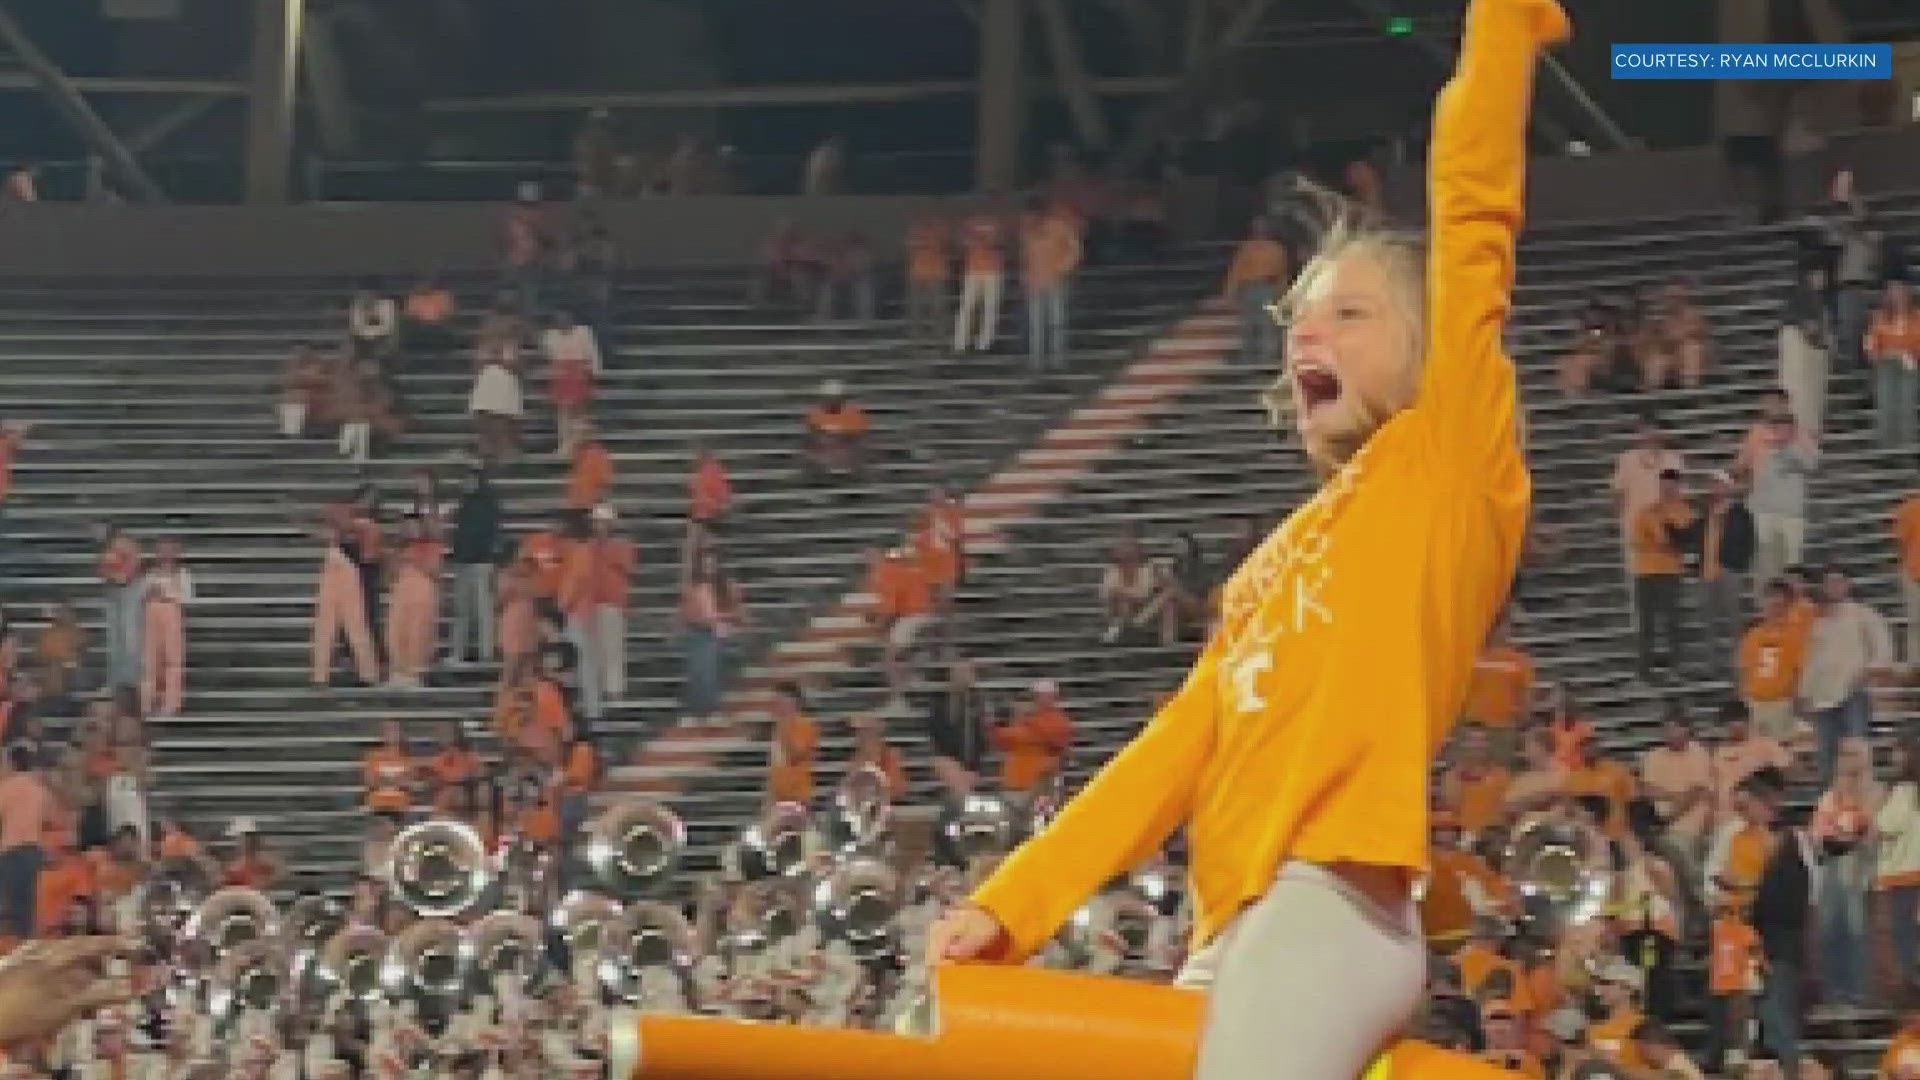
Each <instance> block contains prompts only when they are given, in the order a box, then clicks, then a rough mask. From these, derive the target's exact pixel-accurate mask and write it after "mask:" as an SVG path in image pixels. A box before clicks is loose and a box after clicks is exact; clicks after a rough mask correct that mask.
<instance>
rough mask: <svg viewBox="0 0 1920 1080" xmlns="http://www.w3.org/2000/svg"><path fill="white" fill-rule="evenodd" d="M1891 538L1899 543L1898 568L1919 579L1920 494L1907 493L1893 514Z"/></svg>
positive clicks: (1914, 579) (1915, 579) (1913, 579)
mask: <svg viewBox="0 0 1920 1080" xmlns="http://www.w3.org/2000/svg"><path fill="white" fill-rule="evenodd" d="M1893 539H1894V541H1895V542H1896V543H1898V544H1899V545H1900V570H1901V572H1903V573H1905V574H1906V575H1907V580H1908V581H1920V495H1909V496H1907V497H1906V500H1905V501H1903V502H1902V503H1901V504H1900V509H1899V510H1896V511H1895V512H1894V515H1893Z"/></svg>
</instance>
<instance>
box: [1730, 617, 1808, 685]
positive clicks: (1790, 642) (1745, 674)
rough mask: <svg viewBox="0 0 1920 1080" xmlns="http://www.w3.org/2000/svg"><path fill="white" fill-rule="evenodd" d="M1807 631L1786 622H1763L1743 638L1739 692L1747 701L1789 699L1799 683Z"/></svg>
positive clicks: (1741, 642) (1741, 640) (1741, 643)
mask: <svg viewBox="0 0 1920 1080" xmlns="http://www.w3.org/2000/svg"><path fill="white" fill-rule="evenodd" d="M1805 651H1806V634H1805V632H1803V631H1801V630H1799V629H1796V628H1795V627H1794V626H1792V625H1791V624H1789V623H1785V622H1778V623H1773V622H1763V623H1760V624H1758V625H1756V626H1754V628H1753V629H1751V630H1748V631H1747V633H1746V636H1745V637H1743V638H1741V639H1740V693H1741V694H1742V695H1743V696H1744V697H1745V698H1746V699H1747V700H1748V701H1786V700H1788V699H1789V698H1791V697H1793V691H1794V688H1795V687H1796V686H1798V685H1799V684H1800V660H1801V657H1802V656H1803V655H1804V653H1805Z"/></svg>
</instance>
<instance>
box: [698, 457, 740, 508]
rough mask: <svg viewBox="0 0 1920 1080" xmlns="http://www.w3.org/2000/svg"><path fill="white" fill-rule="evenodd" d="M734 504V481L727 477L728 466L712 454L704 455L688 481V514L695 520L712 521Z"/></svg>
mask: <svg viewBox="0 0 1920 1080" xmlns="http://www.w3.org/2000/svg"><path fill="white" fill-rule="evenodd" d="M732 505H733V482H732V481H731V480H729V479H727V467H726V466H725V465H722V464H720V459H719V458H717V457H714V456H713V455H712V454H705V455H702V456H701V458H700V463H699V464H698V465H695V466H694V467H693V476H692V478H691V479H690V480H689V481H688V483H687V516H688V517H690V518H692V519H693V520H695V521H712V520H713V519H714V518H717V517H719V516H720V515H722V514H724V513H726V512H727V508H728V507H730V506H732Z"/></svg>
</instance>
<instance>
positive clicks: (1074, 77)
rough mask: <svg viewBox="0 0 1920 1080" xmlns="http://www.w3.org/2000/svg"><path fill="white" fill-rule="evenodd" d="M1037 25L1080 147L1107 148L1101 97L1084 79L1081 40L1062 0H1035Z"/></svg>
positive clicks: (1105, 122)
mask: <svg viewBox="0 0 1920 1080" xmlns="http://www.w3.org/2000/svg"><path fill="white" fill-rule="evenodd" d="M1034 5H1035V7H1037V8H1038V9H1039V15H1040V25H1041V28H1042V29H1044V30H1045V31H1046V35H1047V52H1048V54H1049V55H1050V56H1051V57H1052V59H1053V75H1054V80H1055V81H1056V82H1057V83H1058V84H1059V87H1060V96H1061V97H1063V98H1065V99H1066V101H1067V116H1068V118H1069V119H1071V120H1072V121H1073V130H1074V133H1075V134H1076V135H1078V136H1079V138H1080V145H1082V146H1084V147H1086V148H1087V149H1089V150H1105V149H1106V148H1107V138H1108V135H1107V117H1106V114H1105V113H1103V112H1102V111H1101V110H1100V97H1099V95H1097V94H1095V93H1094V92H1093V85H1092V83H1091V82H1090V80H1088V78H1087V65H1086V64H1085V62H1083V61H1082V59H1081V57H1080V41H1079V37H1078V35H1076V34H1075V33H1074V29H1073V19H1072V18H1071V17H1070V16H1069V15H1068V13H1067V7H1066V4H1065V3H1063V2H1062V0H1034Z"/></svg>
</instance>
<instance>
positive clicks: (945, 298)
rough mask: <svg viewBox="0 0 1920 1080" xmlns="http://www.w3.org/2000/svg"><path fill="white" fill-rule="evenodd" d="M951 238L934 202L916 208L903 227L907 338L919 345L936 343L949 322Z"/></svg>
mask: <svg viewBox="0 0 1920 1080" xmlns="http://www.w3.org/2000/svg"><path fill="white" fill-rule="evenodd" d="M951 240H952V234H951V226H950V224H949V222H948V221H947V218H946V215H945V213H944V212H943V211H942V208H941V206H940V205H939V204H937V203H928V204H926V205H923V206H922V207H920V208H919V210H918V211H916V212H915V214H914V217H913V221H912V223H911V224H909V225H908V226H907V234H906V240H905V246H906V263H907V310H906V318H907V338H908V340H910V341H912V342H913V343H914V344H916V345H919V346H921V347H923V348H924V347H932V346H937V345H938V344H939V343H940V341H941V339H942V338H943V337H944V336H945V334H946V332H947V327H948V326H950V325H952V319H953V316H952V314H951V312H950V308H951V306H952V305H951V303H950V296H949V293H948V288H949V285H948V280H949V278H951V276H952V274H953V266H952V262H953V257H952V253H951V251H950V250H949V244H950V242H951Z"/></svg>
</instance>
